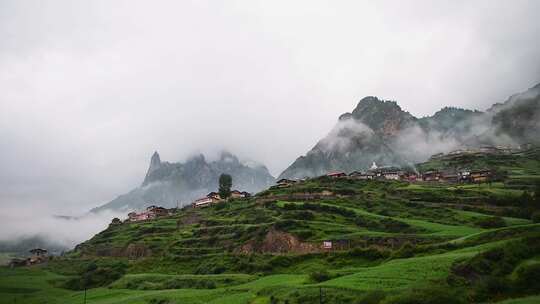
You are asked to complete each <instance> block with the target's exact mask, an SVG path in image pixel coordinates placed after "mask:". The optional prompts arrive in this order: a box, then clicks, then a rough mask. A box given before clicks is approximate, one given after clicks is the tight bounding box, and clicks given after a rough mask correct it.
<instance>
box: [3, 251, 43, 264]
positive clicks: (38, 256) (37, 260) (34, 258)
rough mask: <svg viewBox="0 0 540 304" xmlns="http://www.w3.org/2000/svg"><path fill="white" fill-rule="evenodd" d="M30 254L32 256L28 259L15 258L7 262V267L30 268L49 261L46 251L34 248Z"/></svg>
mask: <svg viewBox="0 0 540 304" xmlns="http://www.w3.org/2000/svg"><path fill="white" fill-rule="evenodd" d="M30 253H31V254H32V255H31V256H30V257H28V258H25V259H21V258H15V259H12V260H11V261H10V262H9V267H11V268H13V267H20V266H32V265H36V264H41V263H45V262H47V261H48V260H49V257H48V256H47V250H46V249H41V248H34V249H32V250H30Z"/></svg>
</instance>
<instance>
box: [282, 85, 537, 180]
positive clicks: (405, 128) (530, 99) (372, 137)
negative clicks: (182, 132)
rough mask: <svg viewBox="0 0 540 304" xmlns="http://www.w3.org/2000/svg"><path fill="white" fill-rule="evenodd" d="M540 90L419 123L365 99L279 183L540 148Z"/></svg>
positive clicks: (393, 104) (389, 106) (446, 110)
mask: <svg viewBox="0 0 540 304" xmlns="http://www.w3.org/2000/svg"><path fill="white" fill-rule="evenodd" d="M539 98H540V84H539V85H536V86H535V87H533V88H531V89H529V90H528V91H526V92H523V93H519V94H515V95H513V96H512V97H510V98H509V99H508V100H507V101H506V102H504V103H502V104H496V105H494V106H493V107H492V108H491V109H490V110H488V111H486V112H480V111H476V110H474V111H473V110H467V109H460V108H454V107H445V108H443V109H441V110H440V111H438V112H436V113H435V114H434V115H432V116H428V117H423V118H420V119H419V118H416V117H414V116H413V115H411V114H410V113H409V112H406V111H404V110H402V109H401V107H400V106H399V105H398V104H397V103H396V102H394V101H385V100H381V99H378V98H377V97H373V96H369V97H365V98H363V99H362V100H360V102H359V103H358V105H357V106H356V108H355V109H354V110H353V111H352V112H351V113H345V114H342V115H341V116H340V117H339V119H338V122H337V124H336V126H335V127H334V128H333V130H332V131H331V132H330V133H329V134H328V135H327V136H326V137H324V138H323V139H321V140H320V141H319V142H318V143H317V144H316V145H315V147H314V148H313V149H311V150H310V151H309V152H308V153H307V154H306V155H305V156H301V157H299V158H297V159H296V160H295V161H294V162H293V163H292V164H291V165H290V166H289V167H288V168H287V169H285V171H283V173H281V174H280V176H279V178H302V177H306V176H307V177H313V176H319V175H322V174H325V173H327V172H328V171H332V170H341V171H346V172H351V171H354V170H365V169H367V168H368V167H369V166H370V165H371V163H372V162H373V161H375V162H377V164H379V165H397V166H403V165H409V164H411V163H416V162H422V161H425V160H426V159H427V158H429V156H431V155H433V154H436V153H441V152H449V151H451V150H454V149H458V148H461V147H464V146H478V145H482V144H493V145H500V144H522V143H527V142H538V141H539V139H538V137H539V136H538V135H537V134H539V133H538V132H539V131H540V110H539V108H540V100H539Z"/></svg>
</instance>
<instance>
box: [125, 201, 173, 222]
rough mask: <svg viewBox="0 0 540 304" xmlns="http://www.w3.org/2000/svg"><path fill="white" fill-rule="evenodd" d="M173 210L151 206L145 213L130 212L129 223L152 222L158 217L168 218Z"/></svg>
mask: <svg viewBox="0 0 540 304" xmlns="http://www.w3.org/2000/svg"><path fill="white" fill-rule="evenodd" d="M171 211H172V210H169V209H167V208H163V207H158V206H155V205H152V206H149V207H148V208H146V210H144V211H143V212H130V213H128V218H127V221H129V222H139V221H145V220H152V219H156V218H158V217H163V216H168V215H170V214H171Z"/></svg>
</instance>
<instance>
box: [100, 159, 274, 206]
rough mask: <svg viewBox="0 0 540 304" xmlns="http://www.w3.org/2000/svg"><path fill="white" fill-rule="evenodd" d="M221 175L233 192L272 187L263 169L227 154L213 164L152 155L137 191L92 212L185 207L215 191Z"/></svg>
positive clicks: (271, 181)
mask: <svg viewBox="0 0 540 304" xmlns="http://www.w3.org/2000/svg"><path fill="white" fill-rule="evenodd" d="M222 173H226V174H230V175H231V176H232V178H233V186H234V187H235V189H238V190H241V191H248V192H251V193H256V192H259V191H261V190H263V189H266V188H268V187H269V186H271V185H272V184H273V183H274V177H272V175H271V174H270V173H269V172H268V170H267V169H266V167H264V166H262V165H261V166H253V167H250V166H247V165H245V164H243V163H242V162H240V161H239V159H238V157H236V156H235V155H234V154H232V153H230V152H221V153H220V154H218V157H217V158H216V159H215V160H213V161H210V160H208V159H207V158H206V157H205V156H204V155H203V154H195V155H193V156H192V157H190V158H188V159H187V160H186V161H185V162H168V161H161V159H160V157H159V154H158V153H157V152H156V153H154V155H152V158H151V160H150V167H149V169H148V173H147V174H146V177H145V179H144V182H143V183H142V185H141V186H140V187H137V188H135V189H133V190H132V191H130V192H129V193H126V194H124V195H121V196H119V197H118V198H116V199H114V200H112V201H111V202H109V203H107V204H105V205H103V206H101V207H98V208H95V209H94V211H100V210H105V209H114V210H123V211H126V210H142V209H144V208H146V207H148V206H150V205H160V206H164V207H174V206H177V204H178V203H179V202H180V204H181V205H185V204H187V203H190V202H192V201H193V200H195V199H197V198H200V197H201V196H203V195H205V194H207V193H208V192H210V191H216V190H217V189H218V180H219V176H220V175H221V174H222Z"/></svg>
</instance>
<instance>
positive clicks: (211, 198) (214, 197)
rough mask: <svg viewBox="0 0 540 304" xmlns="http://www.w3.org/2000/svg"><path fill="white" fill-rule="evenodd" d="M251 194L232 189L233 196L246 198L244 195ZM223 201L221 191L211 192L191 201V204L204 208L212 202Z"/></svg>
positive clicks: (194, 206)
mask: <svg viewBox="0 0 540 304" xmlns="http://www.w3.org/2000/svg"><path fill="white" fill-rule="evenodd" d="M250 196H251V194H250V193H249V192H246V191H238V190H233V191H231V198H244V197H250ZM221 201H223V199H222V198H221V196H220V195H219V193H217V192H210V193H208V194H207V195H206V196H205V197H202V198H199V199H197V200H195V201H194V202H193V203H191V206H192V207H193V208H202V207H208V206H210V205H212V204H217V203H219V202H221Z"/></svg>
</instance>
